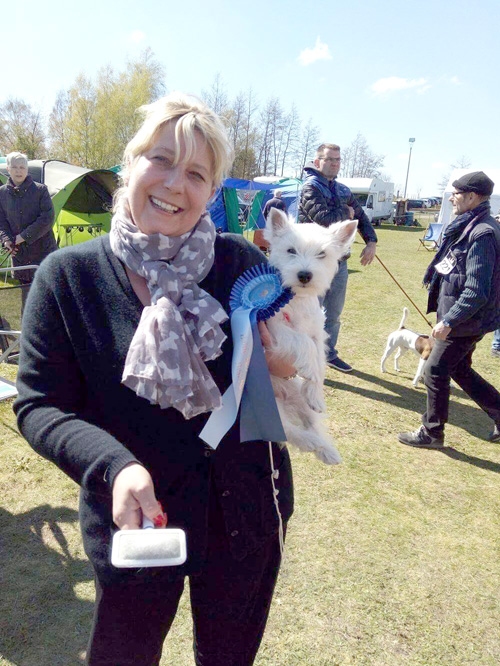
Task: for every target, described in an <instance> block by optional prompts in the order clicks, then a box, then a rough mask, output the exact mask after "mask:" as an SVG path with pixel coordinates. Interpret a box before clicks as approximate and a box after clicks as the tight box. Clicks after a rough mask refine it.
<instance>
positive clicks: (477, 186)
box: [452, 171, 495, 196]
mask: <svg viewBox="0 0 500 666" xmlns="http://www.w3.org/2000/svg"><path fill="white" fill-rule="evenodd" d="M452 185H453V187H456V188H457V190H460V191H461V192H476V193H477V194H484V195H486V196H490V195H491V193H492V192H493V187H494V186H495V183H494V182H493V181H492V180H491V178H488V176H487V175H486V174H485V173H484V171H473V172H472V173H466V174H465V175H464V176H462V177H461V178H459V179H458V180H454V181H453V183H452Z"/></svg>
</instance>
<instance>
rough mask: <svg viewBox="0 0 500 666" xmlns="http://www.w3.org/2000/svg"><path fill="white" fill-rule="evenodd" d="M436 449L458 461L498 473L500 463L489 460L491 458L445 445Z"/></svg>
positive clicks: (499, 472)
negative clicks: (485, 458)
mask: <svg viewBox="0 0 500 666" xmlns="http://www.w3.org/2000/svg"><path fill="white" fill-rule="evenodd" d="M436 450H437V451H439V452H440V453H444V454H445V455H447V456H448V457H449V458H453V460H460V462H465V463H468V464H469V465H474V466H475V467H481V469H487V470H488V471H489V472H495V473H496V474H500V465H499V464H498V463H494V462H491V460H484V458H477V457H476V456H469V455H467V454H466V453H462V452H461V451H457V450H456V449H454V448H453V447H452V446H445V447H444V449H436Z"/></svg>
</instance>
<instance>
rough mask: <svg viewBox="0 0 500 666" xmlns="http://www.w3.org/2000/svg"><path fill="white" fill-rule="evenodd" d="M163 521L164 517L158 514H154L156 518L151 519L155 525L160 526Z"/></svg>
mask: <svg viewBox="0 0 500 666" xmlns="http://www.w3.org/2000/svg"><path fill="white" fill-rule="evenodd" d="M164 522H165V518H164V517H163V516H162V515H161V513H160V514H158V515H157V516H156V518H154V519H153V523H154V525H155V527H161V526H162V525H163V523H164Z"/></svg>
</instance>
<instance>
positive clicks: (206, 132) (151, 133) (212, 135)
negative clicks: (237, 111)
mask: <svg viewBox="0 0 500 666" xmlns="http://www.w3.org/2000/svg"><path fill="white" fill-rule="evenodd" d="M138 111H139V112H140V113H142V114H144V116H145V118H144V122H143V124H142V125H141V127H140V128H139V130H138V131H137V133H136V135H135V136H134V137H133V138H132V139H131V140H130V141H129V143H128V144H127V147H126V148H125V152H124V154H123V165H122V171H121V174H120V175H121V177H122V179H123V181H124V182H127V180H128V176H129V173H130V169H131V168H132V167H133V165H134V162H135V161H136V160H137V158H138V157H140V156H141V155H142V154H143V153H144V152H145V151H146V150H149V148H150V147H151V146H152V144H153V142H154V140H155V137H156V135H157V133H158V132H159V131H160V130H161V128H162V127H163V126H164V125H165V124H166V123H169V122H174V123H175V139H176V147H175V158H174V164H178V163H179V161H180V156H181V155H180V143H181V140H182V142H183V143H184V145H185V147H186V155H185V157H184V159H185V160H189V159H190V158H191V157H192V155H193V154H194V152H195V150H196V143H195V139H196V133H198V134H199V135H201V136H202V137H203V139H204V140H205V141H206V144H207V147H208V149H209V151H210V153H211V158H212V179H213V185H214V187H218V186H219V185H220V184H221V183H222V181H223V180H224V178H225V176H226V174H227V173H228V171H229V169H230V168H231V164H232V161H233V150H232V148H231V144H230V143H229V139H228V137H227V133H226V129H225V127H224V125H223V123H222V121H221V119H220V118H219V116H218V115H217V114H216V113H214V112H213V111H212V109H210V108H209V107H208V106H207V105H206V104H204V102H202V101H201V100H199V99H198V98H197V97H194V96H193V95H186V94H184V93H181V92H172V93H170V94H169V95H167V96H166V97H162V98H161V99H159V100H158V101H157V102H153V103H152V104H147V105H145V106H141V107H140V108H139V109H138Z"/></svg>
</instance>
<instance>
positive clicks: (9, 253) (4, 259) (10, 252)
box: [0, 250, 12, 268]
mask: <svg viewBox="0 0 500 666" xmlns="http://www.w3.org/2000/svg"><path fill="white" fill-rule="evenodd" d="M11 255H12V250H7V254H6V255H5V257H4V258H3V259H2V262H1V263H0V268H1V267H2V266H3V265H4V264H5V262H6V261H7V259H9V258H10V256H11Z"/></svg>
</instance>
